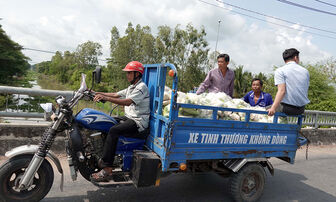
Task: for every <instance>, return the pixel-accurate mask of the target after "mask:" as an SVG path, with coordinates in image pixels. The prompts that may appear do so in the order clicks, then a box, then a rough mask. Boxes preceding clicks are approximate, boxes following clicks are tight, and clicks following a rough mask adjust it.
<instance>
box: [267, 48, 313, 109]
mask: <svg viewBox="0 0 336 202" xmlns="http://www.w3.org/2000/svg"><path fill="white" fill-rule="evenodd" d="M299 53H300V52H299V51H298V50H296V49H295V48H290V49H287V50H285V51H284V52H283V54H282V56H283V59H284V61H285V63H286V64H285V65H284V66H282V67H280V68H278V69H277V70H276V71H275V74H274V83H275V85H276V86H277V87H278V91H277V94H276V96H275V99H274V103H273V105H272V106H271V108H270V109H268V115H269V116H273V115H274V113H275V112H284V113H286V114H288V115H299V114H303V112H304V108H305V105H306V104H308V103H309V102H310V101H309V99H308V88H309V72H308V70H307V69H305V68H304V67H302V66H300V65H299V62H300V59H299Z"/></svg>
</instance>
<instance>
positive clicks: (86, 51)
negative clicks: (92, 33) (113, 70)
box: [75, 41, 103, 70]
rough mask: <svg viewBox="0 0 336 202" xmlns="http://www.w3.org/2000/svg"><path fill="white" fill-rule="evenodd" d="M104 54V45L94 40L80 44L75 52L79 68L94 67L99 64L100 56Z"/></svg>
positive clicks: (87, 68)
mask: <svg viewBox="0 0 336 202" xmlns="http://www.w3.org/2000/svg"><path fill="white" fill-rule="evenodd" d="M102 54H103V53H102V46H101V45H100V44H99V43H96V42H93V41H87V42H85V43H83V44H80V45H78V46H77V49H76V52H75V56H76V59H77V60H78V65H79V68H81V69H84V70H89V69H91V70H92V69H94V68H95V67H96V66H97V65H98V57H99V56H101V55H102Z"/></svg>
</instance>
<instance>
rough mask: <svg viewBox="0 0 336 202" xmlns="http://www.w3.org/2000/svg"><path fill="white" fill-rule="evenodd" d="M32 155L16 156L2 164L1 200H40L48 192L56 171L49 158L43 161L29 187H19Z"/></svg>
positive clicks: (0, 178) (0, 175) (0, 179)
mask: <svg viewBox="0 0 336 202" xmlns="http://www.w3.org/2000/svg"><path fill="white" fill-rule="evenodd" d="M32 157H33V156H32V155H22V156H15V157H13V158H11V159H9V160H7V161H6V162H5V163H4V164H3V165H1V167H0V201H40V200H41V199H43V198H44V197H45V196H46V195H47V194H48V192H49V190H50V189H51V186H52V184H53V182H54V171H53V169H52V166H51V165H50V163H49V162H48V161H47V160H44V161H43V163H42V165H41V166H40V168H39V170H38V171H37V173H36V174H35V176H34V178H33V183H32V185H31V186H30V187H29V188H28V189H25V190H20V189H19V188H18V187H19V182H20V180H21V178H22V177H23V174H24V172H25V170H26V168H27V167H28V165H29V163H30V161H31V159H32Z"/></svg>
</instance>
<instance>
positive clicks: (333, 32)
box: [216, 0, 336, 34]
mask: <svg viewBox="0 0 336 202" xmlns="http://www.w3.org/2000/svg"><path fill="white" fill-rule="evenodd" d="M216 1H217V2H220V3H223V4H226V5H229V6H231V7H234V8H238V9H241V10H244V11H248V12H251V13H255V14H258V15H261V16H264V17H268V18H273V19H276V20H279V21H282V22H286V23H290V24H300V23H296V22H291V21H288V20H284V19H281V18H278V17H274V16H270V15H266V14H263V13H260V12H257V11H253V10H249V9H246V8H242V7H239V6H235V5H233V4H229V3H226V2H224V1H220V0H216ZM300 26H301V27H307V28H310V29H315V30H318V31H323V32H328V33H332V34H336V32H335V31H330V30H325V29H321V28H316V27H312V26H308V25H302V24H300Z"/></svg>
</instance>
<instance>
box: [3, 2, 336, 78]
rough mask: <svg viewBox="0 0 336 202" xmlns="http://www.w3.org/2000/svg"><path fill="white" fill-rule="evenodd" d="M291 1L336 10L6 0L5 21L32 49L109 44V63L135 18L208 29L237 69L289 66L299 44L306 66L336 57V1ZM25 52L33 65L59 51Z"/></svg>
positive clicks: (261, 5)
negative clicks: (116, 39) (288, 54)
mask: <svg viewBox="0 0 336 202" xmlns="http://www.w3.org/2000/svg"><path fill="white" fill-rule="evenodd" d="M291 1H292V2H295V3H298V4H300V5H304V6H307V7H309V8H313V9H318V10H321V11H324V12H329V14H326V13H323V12H321V11H320V12H317V11H314V10H312V9H304V8H301V7H297V6H293V5H289V4H286V3H283V2H281V1H278V0H223V2H224V3H223V2H222V1H221V0H158V1H154V0H57V1H56V0H29V1H26V0H11V1H5V0H0V18H2V19H1V20H0V24H1V25H2V28H3V29H4V30H5V31H6V33H7V35H9V36H10V38H11V39H12V40H14V41H15V42H17V43H19V44H20V45H22V46H23V47H25V48H29V49H39V50H46V51H51V52H56V51H62V52H63V51H75V50H76V47H77V46H78V45H79V44H82V43H84V42H87V41H89V40H91V41H94V42H98V43H100V44H101V45H102V46H103V55H102V56H101V57H100V59H102V60H100V63H101V65H104V61H103V60H104V59H106V58H107V57H109V54H110V50H109V42H110V37H111V36H110V31H111V29H112V27H113V26H116V27H117V28H118V30H119V32H120V34H121V36H123V35H124V31H125V28H126V27H127V24H128V22H131V23H132V24H133V25H134V26H135V25H137V24H140V25H141V26H146V25H148V26H150V27H151V28H152V34H153V35H154V36H155V35H156V33H157V27H158V26H160V25H168V26H170V27H172V28H174V27H175V26H176V25H178V24H180V25H181V27H182V28H185V26H186V25H187V24H188V23H191V24H192V25H193V26H194V27H196V28H197V29H200V28H201V26H204V28H205V31H206V33H207V36H206V39H207V41H208V42H209V48H210V49H211V51H214V50H215V48H216V42H217V51H219V52H221V53H227V54H229V55H230V57H231V66H232V67H233V64H236V65H243V66H244V70H247V71H251V72H254V73H259V72H263V73H272V72H273V71H274V66H281V65H283V64H284V62H283V59H282V52H283V51H284V50H285V49H287V48H297V49H298V50H299V51H300V60H301V62H303V63H304V64H315V63H317V62H323V61H326V60H327V59H330V58H334V59H335V58H336V57H335V56H336V26H335V25H336V2H335V1H333V0H323V1H316V0H295V1H294V0H291ZM323 2H324V3H323ZM327 3H329V4H331V5H328V4H327ZM333 5H334V6H333ZM239 8H240V9H239ZM242 9H244V10H242ZM247 10H250V11H253V12H248V11H247ZM256 13H259V14H260V15H258V14H256ZM334 14H335V15H334ZM276 18H278V19H282V20H286V21H290V22H292V23H285V22H283V21H279V20H277V19H276ZM219 20H220V23H219ZM309 27H312V28H315V29H312V28H309ZM321 30H326V31H327V32H326V31H321ZM217 38H218V40H217ZM23 53H24V54H25V55H26V56H28V57H29V58H31V61H30V63H31V64H36V63H39V62H42V61H47V60H51V57H52V56H53V54H50V53H44V52H37V51H32V50H24V51H23ZM229 67H230V65H229Z"/></svg>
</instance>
